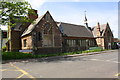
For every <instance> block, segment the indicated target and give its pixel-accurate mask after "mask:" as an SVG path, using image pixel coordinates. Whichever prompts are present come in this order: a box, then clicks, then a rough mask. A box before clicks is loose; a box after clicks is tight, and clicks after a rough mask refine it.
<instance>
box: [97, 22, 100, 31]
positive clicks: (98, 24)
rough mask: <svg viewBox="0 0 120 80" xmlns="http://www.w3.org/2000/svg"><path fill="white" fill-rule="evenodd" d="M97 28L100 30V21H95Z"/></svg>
mask: <svg viewBox="0 0 120 80" xmlns="http://www.w3.org/2000/svg"><path fill="white" fill-rule="evenodd" d="M97 30H98V31H100V23H99V22H98V23H97Z"/></svg>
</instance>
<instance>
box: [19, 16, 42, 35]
mask: <svg viewBox="0 0 120 80" xmlns="http://www.w3.org/2000/svg"><path fill="white" fill-rule="evenodd" d="M42 17H43V16H40V17H38V18H37V19H36V20H35V21H34V22H33V23H31V24H30V25H29V27H28V28H27V29H26V30H25V31H24V32H23V34H22V35H21V36H25V35H27V34H29V33H30V32H32V30H33V29H34V28H35V26H36V25H37V24H38V22H39V21H40V20H41V19H42Z"/></svg>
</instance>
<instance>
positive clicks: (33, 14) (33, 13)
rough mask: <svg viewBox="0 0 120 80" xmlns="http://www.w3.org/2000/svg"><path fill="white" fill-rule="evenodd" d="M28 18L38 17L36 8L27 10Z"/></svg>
mask: <svg viewBox="0 0 120 80" xmlns="http://www.w3.org/2000/svg"><path fill="white" fill-rule="evenodd" d="M28 18H29V19H32V20H35V19H37V18H38V14H37V10H35V9H30V10H29V11H28Z"/></svg>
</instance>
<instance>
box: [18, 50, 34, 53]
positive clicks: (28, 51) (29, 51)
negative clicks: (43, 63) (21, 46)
mask: <svg viewBox="0 0 120 80" xmlns="http://www.w3.org/2000/svg"><path fill="white" fill-rule="evenodd" d="M19 52H26V53H32V52H33V50H19Z"/></svg>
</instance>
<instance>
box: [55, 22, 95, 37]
mask: <svg viewBox="0 0 120 80" xmlns="http://www.w3.org/2000/svg"><path fill="white" fill-rule="evenodd" d="M57 25H58V26H59V29H60V31H61V32H62V33H63V35H66V36H70V37H89V38H93V34H92V32H91V31H90V30H88V29H87V28H86V27H85V26H82V25H75V24H70V23H63V22H57Z"/></svg>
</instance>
